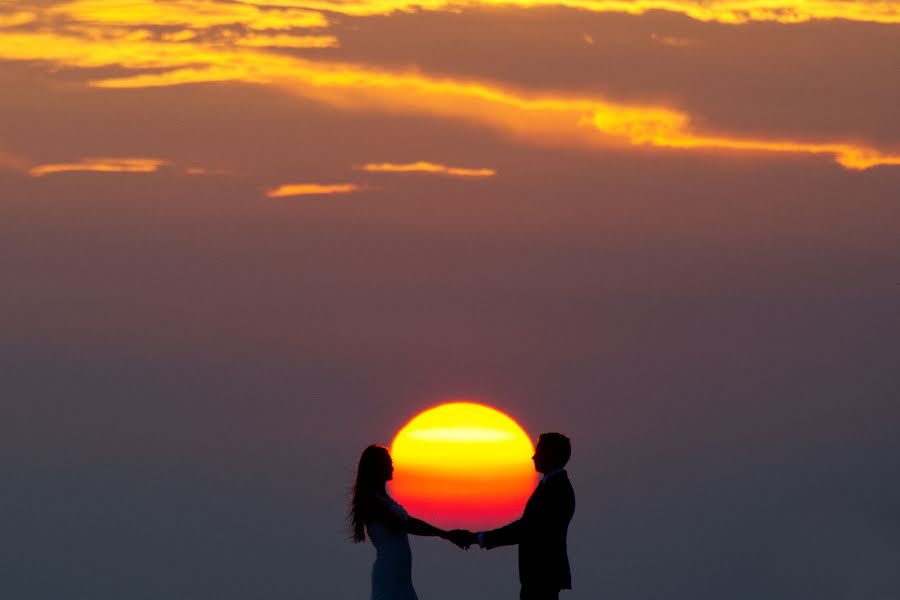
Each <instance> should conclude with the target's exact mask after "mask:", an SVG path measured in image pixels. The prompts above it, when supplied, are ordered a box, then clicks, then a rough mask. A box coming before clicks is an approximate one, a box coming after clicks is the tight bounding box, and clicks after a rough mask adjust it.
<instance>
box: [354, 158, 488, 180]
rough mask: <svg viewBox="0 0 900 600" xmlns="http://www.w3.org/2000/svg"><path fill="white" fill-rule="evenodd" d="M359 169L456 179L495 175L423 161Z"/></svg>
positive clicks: (380, 164)
mask: <svg viewBox="0 0 900 600" xmlns="http://www.w3.org/2000/svg"><path fill="white" fill-rule="evenodd" d="M361 168H362V170H363V171H368V172H370V173H436V174H440V175H454V176H456V177H491V176H493V175H496V174H497V172H496V171H495V170H494V169H465V168H462V167H448V166H447V165H441V164H436V163H430V162H425V161H418V162H413V163H400V164H398V163H368V164H365V165H363V166H362V167H361Z"/></svg>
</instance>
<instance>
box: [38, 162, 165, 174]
mask: <svg viewBox="0 0 900 600" xmlns="http://www.w3.org/2000/svg"><path fill="white" fill-rule="evenodd" d="M166 164H168V161H165V160H160V159H158V158H85V159H84V160H80V161H78V162H72V163H52V164H44V165H37V166H35V167H32V168H31V169H29V170H28V173H29V174H30V175H31V176H32V177H43V176H44V175H50V174H53V173H68V172H73V171H92V172H97V173H153V172H155V171H156V170H157V169H159V167H161V166H163V165H166Z"/></svg>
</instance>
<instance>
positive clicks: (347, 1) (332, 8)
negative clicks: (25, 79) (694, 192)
mask: <svg viewBox="0 0 900 600" xmlns="http://www.w3.org/2000/svg"><path fill="white" fill-rule="evenodd" d="M240 1H241V2H242V3H244V4H252V5H270V6H271V5H277V6H299V7H304V8H309V9H313V10H323V11H328V12H334V13H338V14H347V15H353V16H360V17H362V16H371V15H386V14H390V13H393V12H410V11H413V10H417V9H421V10H454V11H459V10H461V9H465V8H478V7H485V6H490V7H494V6H507V7H508V6H512V7H518V8H540V7H546V6H563V7H566V8H574V9H578V10H584V11H591V12H613V13H626V14H632V15H642V14H645V13H647V12H651V11H666V12H673V13H680V14H683V15H686V16H688V17H690V18H692V19H695V20H697V21H717V22H719V23H728V24H733V25H737V24H742V23H749V22H753V21H774V22H778V23H803V22H807V21H814V20H829V19H846V20H848V21H868V22H874V23H900V3H898V2H895V1H892V0H882V1H875V2H854V1H847V0H716V1H715V2H710V1H709V0H308V1H307V0H271V1H270V0H240Z"/></svg>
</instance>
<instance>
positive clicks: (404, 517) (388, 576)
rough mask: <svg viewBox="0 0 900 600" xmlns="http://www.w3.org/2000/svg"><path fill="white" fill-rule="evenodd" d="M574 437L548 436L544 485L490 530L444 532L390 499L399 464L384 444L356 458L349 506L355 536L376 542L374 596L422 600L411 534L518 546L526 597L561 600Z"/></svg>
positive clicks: (543, 440)
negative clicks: (507, 520)
mask: <svg viewBox="0 0 900 600" xmlns="http://www.w3.org/2000/svg"><path fill="white" fill-rule="evenodd" d="M571 453H572V450H571V445H570V443H569V438H567V437H566V436H564V435H562V434H560V433H544V434H541V436H540V437H539V438H538V444H537V448H536V449H535V452H534V456H532V457H531V458H532V460H533V461H534V468H535V470H536V471H537V472H538V473H540V474H541V482H540V483H539V484H538V486H537V488H536V489H535V490H534V492H533V493H532V494H531V497H530V498H529V499H528V502H527V503H526V504H525V511H524V512H523V513H522V517H521V518H520V519H518V520H517V521H513V522H512V523H510V524H508V525H505V526H504V527H501V528H499V529H494V530H493V531H481V532H478V533H474V532H472V531H467V530H464V529H454V530H452V531H445V530H443V529H439V528H437V527H434V526H433V525H429V524H428V523H426V522H425V521H422V520H420V519H416V518H415V517H412V516H410V515H409V514H408V513H407V512H406V511H405V510H404V509H403V507H402V506H400V505H399V504H398V503H397V502H395V501H394V499H393V498H391V497H390V496H389V495H388V494H387V491H386V490H385V484H386V483H387V482H388V481H390V480H391V479H392V477H393V472H394V465H393V462H392V461H391V456H390V454H389V453H388V451H387V449H385V448H383V447H382V446H369V447H368V448H366V449H365V450H364V451H363V453H362V456H360V457H359V467H358V468H357V471H356V485H355V486H354V488H353V500H352V503H351V507H350V521H351V524H352V526H353V540H354V541H356V542H363V541H365V539H366V531H368V533H369V537H370V538H371V540H372V544H374V546H375V550H376V556H375V565H374V566H373V567H372V600H417V596H416V591H415V589H414V588H413V584H412V552H411V551H410V547H409V539H408V538H407V535H408V534H413V535H423V536H438V537H440V538H442V539H445V540H449V541H450V542H453V543H454V544H456V545H457V546H459V547H460V548H465V549H468V548H469V546H471V545H473V544H478V545H479V546H480V547H482V548H485V549H490V548H496V547H497V546H509V545H512V544H518V546H519V581H520V583H521V584H522V592H521V595H520V598H521V600H556V599H558V598H559V591H560V590H568V589H572V576H571V573H570V571H569V557H568V554H567V551H566V534H567V532H568V528H569V521H571V520H572V514H573V513H574V512H575V492H574V491H573V490H572V484H571V483H570V482H569V476H568V474H567V473H566V471H565V466H566V463H567V462H568V461H569V456H570V455H571Z"/></svg>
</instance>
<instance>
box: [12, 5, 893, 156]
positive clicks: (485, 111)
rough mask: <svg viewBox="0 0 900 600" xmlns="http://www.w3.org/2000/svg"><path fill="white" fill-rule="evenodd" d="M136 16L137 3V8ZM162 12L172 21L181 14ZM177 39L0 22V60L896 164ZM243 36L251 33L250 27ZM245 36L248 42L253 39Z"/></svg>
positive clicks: (582, 140) (527, 132) (666, 116)
mask: <svg viewBox="0 0 900 600" xmlns="http://www.w3.org/2000/svg"><path fill="white" fill-rule="evenodd" d="M133 4H144V3H140V2H137V3H136V2H124V1H122V0H114V1H112V2H111V3H110V5H109V6H108V7H107V8H106V9H103V8H102V6H105V5H106V0H104V2H103V3H101V2H98V1H96V0H79V1H76V2H74V3H70V4H65V5H57V6H56V7H54V8H53V9H51V10H63V9H65V8H66V7H69V8H71V7H72V6H78V7H80V9H79V10H81V11H83V12H82V13H78V14H82V16H83V17H84V18H88V17H89V16H90V15H93V14H95V12H97V13H98V14H100V15H104V16H103V18H106V19H107V20H108V22H111V23H114V25H111V26H110V29H111V30H112V31H113V32H115V31H116V30H117V29H116V28H119V27H120V23H123V22H126V21H128V19H130V18H132V16H131V15H130V14H129V13H128V12H127V11H124V10H120V11H118V12H117V11H115V10H112V9H111V8H110V7H118V8H119V9H123V8H125V7H128V6H131V5H133ZM168 4H170V3H164V4H163V3H160V5H159V6H157V7H155V8H150V9H148V10H149V11H150V13H149V14H150V15H158V14H159V11H160V7H161V6H163V5H166V6H167V5H168ZM174 4H179V5H181V6H182V8H183V9H184V8H185V7H186V6H191V7H194V8H195V9H196V10H198V11H199V12H200V15H199V17H198V18H199V19H200V20H201V21H202V20H203V18H208V19H212V17H209V14H208V13H206V12H204V11H202V10H200V8H201V7H207V8H208V7H210V6H211V5H212V6H213V8H215V10H218V4H219V3H216V2H209V1H203V0H185V1H183V2H175V3H174ZM101 5H102V6H101ZM229 6H235V5H233V4H230V5H229ZM244 8H251V9H252V10H257V9H256V8H254V7H247V6H244ZM89 9H90V10H89ZM210 10H212V9H210ZM226 10H231V9H226ZM73 14H75V13H73ZM214 14H215V13H214ZM141 16H142V13H140V12H138V13H137V15H136V16H135V17H134V18H135V19H138V18H140V17H141ZM170 17H171V18H172V19H173V22H174V21H179V22H180V20H181V19H182V18H183V17H178V18H175V17H172V16H171V15H170ZM160 18H162V17H160ZM216 18H218V17H216ZM84 27H89V28H97V30H98V31H99V32H100V33H101V34H102V32H104V31H106V29H105V28H104V27H99V28H98V26H96V25H90V26H88V25H85V26H84ZM235 35H237V40H239V39H241V35H240V34H235ZM179 39H183V40H184V41H178V42H174V41H166V40H162V39H153V38H151V37H147V36H146V35H144V34H143V33H142V32H141V30H137V31H130V33H129V34H128V35H123V36H122V37H120V38H119V39H118V40H116V43H110V42H109V40H108V39H105V38H104V37H103V35H96V36H88V37H84V36H83V35H80V36H76V35H69V34H61V33H58V32H52V31H37V32H27V31H4V32H0V60H2V59H6V60H43V61H48V62H50V63H52V64H54V65H56V66H64V67H83V68H97V67H109V66H118V67H121V68H124V69H128V70H131V71H133V72H132V73H131V74H126V75H124V76H121V77H115V78H107V79H100V80H96V81H93V82H91V85H93V86H96V87H104V88H141V87H152V86H168V85H178V84H184V83H200V82H220V81H240V82H246V83H254V84H261V85H269V86H275V87H279V88H283V89H286V90H289V91H291V92H293V93H295V94H297V95H300V96H303V97H305V98H308V99H312V100H315V101H318V102H322V103H325V104H327V105H329V106H332V107H334V108H337V109H342V110H355V111H380V112H389V113H397V114H420V115H427V116H432V117H438V118H448V119H460V120H465V121H470V122H474V123H479V124H482V125H485V126H488V127H491V128H493V129H495V130H497V131H500V132H503V133H505V134H507V135H510V136H513V137H515V138H517V139H520V140H522V141H524V142H527V143H533V144H540V145H551V146H564V147H573V146H579V147H605V148H610V147H618V148H636V149H640V148H646V147H656V148H669V149H677V150H706V151H712V152H728V153H736V152H743V153H747V152H758V153H781V154H785V153H792V154H822V155H829V156H832V157H833V158H834V160H836V162H838V163H839V164H841V165H842V166H844V167H846V168H849V169H867V168H870V167H873V166H878V165H896V164H898V163H900V154H898V153H897V152H894V151H891V150H882V149H879V148H875V147H871V146H867V145H865V144H861V143H850V142H848V141H844V140H833V141H827V142H808V141H804V140H795V139H777V138H776V139H768V138H767V139H756V138H754V137H753V136H748V135H741V134H739V133H730V132H728V133H726V132H709V131H701V130H698V129H697V128H696V127H695V126H694V125H693V123H692V119H691V117H690V115H688V114H686V113H684V112H683V111H680V110H678V109H676V108H671V107H667V106H662V105H658V106H653V105H630V104H623V103H616V102H610V101H607V100H605V99H602V98H597V97H588V96H579V95H573V94H569V93H565V94H563V93H545V94H541V95H537V94H530V93H526V92H523V91H520V90H516V89H512V88H509V87H504V86H502V85H498V84H492V83H487V82H475V81H466V80H461V79H452V78H438V77H430V76H428V75H425V74H422V73H419V72H408V71H389V70H379V69H375V68H371V67H363V66H359V65H354V64H346V63H337V62H328V61H310V60H307V59H303V58H299V57H295V56H288V55H285V54H277V53H272V52H266V51H265V50H264V49H259V48H254V47H241V46H240V43H239V42H238V41H237V40H231V41H228V42H227V43H217V42H215V41H200V40H199V39H196V40H195V39H188V38H184V37H183V36H180V37H179ZM245 39H250V40H252V39H254V38H253V36H252V35H251V36H250V37H247V38H245ZM263 39H265V38H263ZM250 45H251V46H253V45H254V44H253V42H250ZM420 170H421V169H420ZM457 174H458V173H457Z"/></svg>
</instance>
